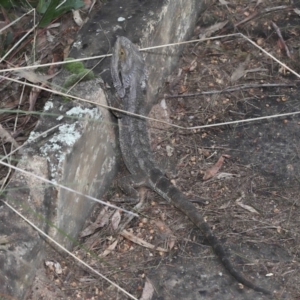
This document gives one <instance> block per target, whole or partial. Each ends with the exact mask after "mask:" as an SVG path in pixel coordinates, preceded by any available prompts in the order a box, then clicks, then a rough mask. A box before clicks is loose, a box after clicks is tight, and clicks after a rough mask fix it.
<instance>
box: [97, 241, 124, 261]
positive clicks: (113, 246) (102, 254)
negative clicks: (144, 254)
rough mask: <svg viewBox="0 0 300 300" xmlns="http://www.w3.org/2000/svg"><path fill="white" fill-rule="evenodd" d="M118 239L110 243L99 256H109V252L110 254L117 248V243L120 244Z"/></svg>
mask: <svg viewBox="0 0 300 300" xmlns="http://www.w3.org/2000/svg"><path fill="white" fill-rule="evenodd" d="M118 241H119V240H118V239H116V240H115V241H114V242H113V243H112V244H110V245H109V246H108V247H107V248H106V249H105V250H104V252H103V253H101V254H100V255H99V257H105V256H107V255H108V254H110V253H111V252H112V251H113V250H115V248H116V246H117V244H118Z"/></svg>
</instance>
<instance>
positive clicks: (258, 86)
mask: <svg viewBox="0 0 300 300" xmlns="http://www.w3.org/2000/svg"><path fill="white" fill-rule="evenodd" d="M291 86H293V87H296V84H293V83H266V84H242V85H239V86H236V87H232V88H230V87H229V88H226V89H224V90H220V91H205V92H199V93H193V94H182V95H167V96H165V98H166V99H170V98H186V97H195V96H201V95H211V94H224V93H228V92H234V91H238V90H243V89H252V88H266V87H291Z"/></svg>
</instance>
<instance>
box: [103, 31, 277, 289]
mask: <svg viewBox="0 0 300 300" xmlns="http://www.w3.org/2000/svg"><path fill="white" fill-rule="evenodd" d="M111 75H112V79H113V85H114V88H115V90H116V97H113V98H111V99H109V102H110V103H109V104H110V106H112V107H116V108H119V109H123V110H124V111H127V112H130V113H134V114H138V115H143V116H144V115H145V114H146V113H147V112H146V100H145V98H146V97H145V90H146V79H147V78H146V77H147V76H146V69H145V62H144V59H143V57H142V55H141V54H140V52H139V51H138V49H137V48H136V47H135V46H134V45H133V44H132V43H131V41H130V40H129V39H127V38H125V37H118V38H117V41H116V43H115V46H114V49H113V54H112V60H111ZM116 115H117V117H118V125H119V140H120V146H121V152H122V156H123V159H124V162H125V165H126V167H127V169H128V170H129V172H130V174H131V176H130V178H129V179H128V178H127V180H125V181H123V184H122V186H123V188H122V189H123V190H125V193H127V194H128V195H130V196H133V197H134V198H137V197H138V193H137V191H136V189H135V188H137V187H140V186H145V187H148V188H150V189H152V190H154V191H155V192H156V193H157V194H159V195H160V196H161V197H162V198H164V199H165V200H166V201H167V202H169V203H172V204H173V205H174V206H175V207H177V208H178V209H179V210H181V211H182V212H183V213H184V214H185V215H186V216H187V217H188V218H189V219H190V220H191V221H192V222H193V223H194V224H195V225H196V226H197V227H198V228H199V229H200V230H201V231H202V233H203V234H204V235H205V237H206V239H207V240H208V242H209V243H210V245H211V246H212V248H213V250H214V252H215V253H216V255H217V256H218V258H219V259H220V260H221V262H222V264H223V265H224V267H225V269H226V270H227V271H228V272H229V273H230V274H231V275H232V276H233V277H234V278H235V279H236V280H237V281H238V282H240V283H242V284H243V285H245V286H247V287H249V288H251V289H253V290H255V291H258V292H262V293H264V294H269V295H270V294H271V292H270V291H268V290H265V289H264V288H261V287H259V286H257V285H255V284H254V283H252V282H251V281H249V280H247V279H246V278H245V277H244V276H243V275H241V274H240V273H239V272H238V271H237V270H236V269H235V268H234V266H233V265H232V263H231V262H230V260H229V258H228V256H227V254H226V252H225V249H224V247H223V245H222V244H221V242H220V241H219V240H218V239H217V238H216V236H215V235H214V234H213V232H212V230H211V228H210V226H209V225H208V224H207V223H206V222H205V220H204V218H203V216H202V215H201V214H200V213H198V211H197V209H196V207H195V206H194V205H193V204H192V203H191V202H190V201H189V199H188V198H187V197H186V196H185V195H184V194H183V193H182V192H181V191H180V190H178V189H177V188H176V187H175V186H174V185H173V184H172V183H171V182H170V181H169V179H167V177H166V176H165V175H164V173H163V172H162V171H161V170H160V169H159V168H158V167H157V165H156V163H155V160H154V157H153V153H152V151H151V148H150V142H149V137H148V133H147V123H146V120H145V119H144V118H140V117H137V116H133V115H130V114H126V113H120V112H118V113H117V114H116Z"/></svg>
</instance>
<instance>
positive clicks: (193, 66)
mask: <svg viewBox="0 0 300 300" xmlns="http://www.w3.org/2000/svg"><path fill="white" fill-rule="evenodd" d="M196 68H197V61H196V58H195V59H194V60H193V61H192V62H191V65H190V67H189V71H190V72H192V71H194V70H195V69H196Z"/></svg>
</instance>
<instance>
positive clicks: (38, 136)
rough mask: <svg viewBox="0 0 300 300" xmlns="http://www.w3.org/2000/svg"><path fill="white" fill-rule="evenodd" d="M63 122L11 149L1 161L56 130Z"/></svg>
mask: <svg viewBox="0 0 300 300" xmlns="http://www.w3.org/2000/svg"><path fill="white" fill-rule="evenodd" d="M60 125H61V124H57V125H56V126H54V127H51V128H50V129H48V130H46V131H44V132H43V133H41V134H39V135H37V136H36V137H34V138H32V139H30V140H27V141H26V142H25V143H24V144H23V145H21V146H19V147H18V148H16V149H15V150H13V151H11V152H10V153H8V154H7V155H5V156H4V157H2V158H1V159H0V161H3V160H5V159H7V158H8V157H9V156H11V155H12V154H13V153H15V152H17V151H19V150H20V149H21V148H23V147H24V146H25V145H27V144H30V143H31V142H33V141H35V140H37V139H38V138H40V137H41V136H44V135H45V134H47V133H49V132H50V131H52V130H54V129H55V128H57V127H59V126H60Z"/></svg>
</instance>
